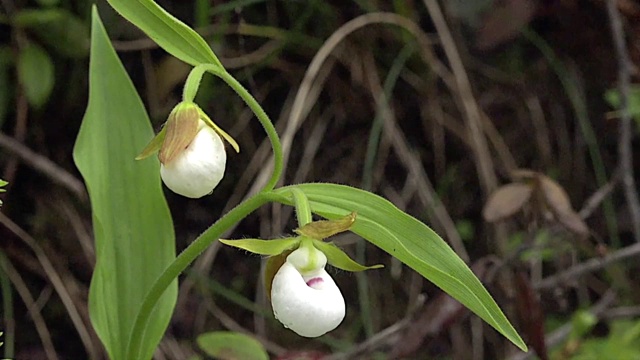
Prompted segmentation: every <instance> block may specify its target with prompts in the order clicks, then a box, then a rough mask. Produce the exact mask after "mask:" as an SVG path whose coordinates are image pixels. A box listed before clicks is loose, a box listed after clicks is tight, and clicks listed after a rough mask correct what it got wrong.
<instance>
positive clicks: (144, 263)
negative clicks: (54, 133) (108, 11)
mask: <svg viewBox="0 0 640 360" xmlns="http://www.w3.org/2000/svg"><path fill="white" fill-rule="evenodd" d="M92 18H93V21H92V34H91V39H92V40H91V61H90V65H89V105H88V107H87V112H86V114H85V117H84V119H83V122H82V126H81V128H80V133H79V134H78V138H77V140H76V144H75V148H74V150H73V157H74V160H75V163H76V165H77V166H78V169H79V170H80V172H81V173H82V176H83V177H84V180H85V182H86V184H87V189H88V191H89V196H90V198H91V209H92V213H93V229H94V235H95V243H96V257H97V262H96V268H95V271H94V273H93V277H92V279H91V288H90V291H89V311H90V316H91V322H92V324H93V326H94V328H95V329H96V332H97V333H98V336H99V337H100V340H102V342H103V343H104V345H105V347H106V349H107V351H108V353H109V357H110V359H112V360H129V359H125V351H126V347H127V343H128V341H129V337H130V335H131V329H132V327H133V322H134V319H135V316H136V314H137V312H138V310H139V308H140V304H141V303H142V300H143V298H144V296H145V295H146V293H147V291H148V290H149V288H150V287H151V285H152V283H153V282H154V281H155V280H156V279H157V278H158V276H159V275H160V273H161V272H162V271H163V270H164V269H165V268H166V267H167V265H168V264H169V263H170V262H171V261H172V260H173V259H174V258H175V236H174V232H173V224H172V221H171V215H170V213H169V209H168V206H167V204H166V201H165V199H164V196H163V193H162V188H161V185H160V164H159V162H158V160H157V159H156V158H155V157H154V158H150V159H146V160H144V161H136V160H134V158H135V156H136V155H137V152H138V151H140V149H142V148H143V147H144V146H145V144H146V143H147V142H148V141H149V139H151V138H152V137H153V129H152V128H151V125H150V122H149V119H148V117H147V114H146V112H145V110H144V107H143V105H142V101H141V100H140V97H139V96H138V94H137V93H136V91H135V88H134V86H133V84H132V83H131V80H130V79H129V77H128V76H127V73H126V72H125V69H124V67H123V66H122V64H121V63H120V60H119V59H118V56H117V55H116V53H115V51H114V50H113V47H112V46H111V43H110V42H109V38H108V36H107V33H106V31H105V29H104V27H103V25H102V23H101V21H100V18H99V16H98V13H97V10H96V9H95V7H94V8H93V17H92ZM176 297H177V283H175V282H174V283H173V284H172V285H171V286H170V287H169V288H168V289H167V291H166V292H165V294H164V295H163V296H162V297H161V299H160V301H159V302H158V304H157V306H156V308H155V309H154V312H153V315H152V317H151V320H150V322H149V324H148V326H147V328H146V331H145V333H144V338H143V345H142V347H141V353H140V354H141V356H140V358H139V359H141V360H144V359H150V358H151V356H152V354H153V351H154V349H155V348H156V347H157V345H158V343H159V341H160V339H161V338H162V335H163V334H164V332H165V330H166V328H167V326H168V323H169V319H170V317H171V314H172V312H173V308H174V306H175V302H176Z"/></svg>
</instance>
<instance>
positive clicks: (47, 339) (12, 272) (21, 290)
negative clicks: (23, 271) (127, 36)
mask: <svg viewBox="0 0 640 360" xmlns="http://www.w3.org/2000/svg"><path fill="white" fill-rule="evenodd" d="M0 267H1V268H2V271H3V272H4V273H5V274H6V275H7V277H8V278H9V281H11V283H12V284H13V288H14V289H15V290H16V292H17V293H18V295H19V296H20V298H21V299H22V302H23V303H24V304H25V307H26V308H27V309H29V316H30V317H31V319H32V320H33V324H34V325H35V328H36V332H37V333H38V336H39V337H40V341H41V342H42V348H43V349H44V352H45V354H47V358H49V359H51V360H57V359H58V354H57V352H56V349H55V347H54V346H53V342H52V341H51V333H50V332H49V328H47V324H46V322H45V321H44V318H43V317H42V314H41V313H40V308H39V307H38V306H36V305H35V303H36V302H35V300H34V298H33V296H32V295H31V292H30V290H29V287H28V286H27V284H26V283H25V282H24V280H23V279H22V276H20V273H19V272H18V271H17V270H16V269H15V268H14V267H13V265H12V264H11V262H10V261H9V260H8V259H6V260H5V261H0Z"/></svg>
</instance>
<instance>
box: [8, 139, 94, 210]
mask: <svg viewBox="0 0 640 360" xmlns="http://www.w3.org/2000/svg"><path fill="white" fill-rule="evenodd" d="M0 147H2V148H3V149H5V150H7V151H9V152H10V153H12V154H14V155H16V156H17V157H18V158H20V159H21V160H22V161H24V162H25V163H26V164H27V165H29V166H31V167H32V168H34V169H35V170H37V171H39V172H40V173H42V174H44V175H46V176H47V177H49V178H50V179H51V180H52V181H53V182H55V183H57V184H59V185H62V186H63V187H65V188H67V189H68V190H69V191H71V192H72V193H73V194H74V195H76V196H77V197H78V198H79V199H80V200H83V201H86V200H88V197H87V192H86V190H85V187H84V184H83V183H82V182H81V181H80V180H78V179H76V178H75V177H74V176H73V175H71V174H70V173H69V172H68V171H66V170H65V169H63V168H61V167H60V166H59V165H57V164H56V163H54V162H53V161H51V160H49V159H48V158H46V157H44V156H42V155H39V154H36V153H35V152H34V151H33V150H31V149H29V148H28V147H26V146H25V145H23V144H21V143H20V142H18V141H17V140H15V139H13V138H11V137H9V136H7V135H5V134H3V133H0Z"/></svg>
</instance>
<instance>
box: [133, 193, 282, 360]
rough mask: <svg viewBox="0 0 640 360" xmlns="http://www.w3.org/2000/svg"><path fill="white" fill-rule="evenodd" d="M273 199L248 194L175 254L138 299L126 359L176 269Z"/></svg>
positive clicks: (137, 349) (177, 272) (135, 355)
mask: <svg viewBox="0 0 640 360" xmlns="http://www.w3.org/2000/svg"><path fill="white" fill-rule="evenodd" d="M277 199H279V197H278V196H277V195H275V194H273V193H270V192H261V193H258V194H256V195H254V196H252V197H251V198H249V199H247V200H246V201H244V202H242V203H241V204H239V205H238V206H236V207H235V208H233V209H232V210H231V211H229V212H228V213H226V214H225V215H224V216H223V217H221V218H220V219H218V221H216V222H215V223H214V224H213V225H211V226H210V227H209V228H208V229H207V230H206V231H205V232H204V233H202V234H201V235H200V236H199V237H198V238H197V239H195V240H194V241H193V242H192V243H191V245H189V246H188V247H187V248H186V249H184V251H182V253H180V255H178V257H176V259H175V260H174V261H173V262H172V263H171V264H170V265H169V266H168V267H167V268H166V269H165V270H164V272H163V273H162V275H160V277H159V278H158V279H157V280H156V282H155V283H154V284H153V286H152V287H151V289H150V290H149V292H148V293H147V296H146V297H145V299H144V301H143V302H142V306H140V310H139V311H138V315H137V316H136V320H135V323H134V325H133V330H132V332H131V337H130V338H129V344H128V347H127V357H126V358H127V359H138V356H139V353H140V345H141V342H142V338H143V335H144V330H145V328H146V327H147V323H148V321H149V317H150V316H151V313H152V311H153V308H154V307H155V305H156V304H157V302H158V300H159V299H160V297H161V296H162V294H163V293H164V291H165V290H166V289H167V287H169V285H171V283H172V282H173V281H174V280H175V279H177V278H178V276H179V275H180V273H182V272H183V271H184V270H185V269H186V268H187V266H189V265H190V264H191V263H192V262H193V261H194V260H195V259H196V258H197V257H198V256H199V255H200V254H201V253H202V252H203V251H204V250H205V249H206V248H207V247H209V245H211V244H212V243H213V242H214V241H216V240H218V239H219V238H220V236H221V235H222V234H223V233H224V232H225V231H226V230H227V229H230V228H231V227H232V226H234V225H235V224H236V223H238V222H240V221H241V220H242V219H243V218H245V217H246V216H247V215H249V214H250V213H252V212H253V211H255V210H256V209H257V208H259V207H260V206H262V205H264V204H266V203H268V202H272V201H276V200H277Z"/></svg>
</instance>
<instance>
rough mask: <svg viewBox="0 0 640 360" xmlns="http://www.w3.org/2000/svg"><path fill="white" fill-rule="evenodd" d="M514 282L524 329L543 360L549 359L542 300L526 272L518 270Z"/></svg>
mask: <svg viewBox="0 0 640 360" xmlns="http://www.w3.org/2000/svg"><path fill="white" fill-rule="evenodd" d="M514 282H515V287H516V290H517V296H516V307H517V309H518V315H519V317H520V322H521V325H522V328H523V329H522V330H523V332H524V334H525V337H526V338H527V340H528V343H529V344H530V345H531V347H532V348H533V350H534V351H535V352H536V354H537V355H538V357H539V358H540V359H542V360H547V359H549V355H548V354H547V345H546V343H545V340H544V314H543V313H542V308H541V307H540V300H539V299H538V296H537V295H536V293H535V292H534V290H533V288H532V287H531V283H530V281H529V278H528V276H527V274H526V273H525V272H523V271H518V272H516V274H515V277H514Z"/></svg>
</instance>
